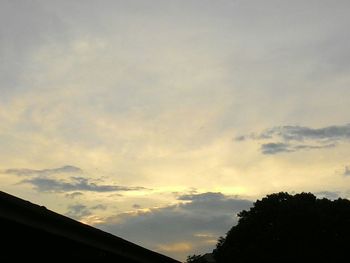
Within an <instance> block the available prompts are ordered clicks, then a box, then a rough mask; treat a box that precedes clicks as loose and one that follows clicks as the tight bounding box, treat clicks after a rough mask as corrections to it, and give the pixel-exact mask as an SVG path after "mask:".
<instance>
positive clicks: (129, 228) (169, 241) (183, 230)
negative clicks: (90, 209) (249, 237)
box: [97, 192, 252, 259]
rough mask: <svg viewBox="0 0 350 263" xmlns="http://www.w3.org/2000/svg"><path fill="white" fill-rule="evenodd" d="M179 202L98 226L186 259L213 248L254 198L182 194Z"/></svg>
mask: <svg viewBox="0 0 350 263" xmlns="http://www.w3.org/2000/svg"><path fill="white" fill-rule="evenodd" d="M178 199H179V200H183V201H185V202H184V203H180V204H177V205H170V206H167V207H162V208H156V209H151V210H148V211H144V210H140V211H139V212H137V213H130V214H128V213H126V214H120V215H116V216H112V217H109V218H107V219H106V221H105V222H104V223H102V224H99V225H97V227H99V228H102V229H104V230H106V231H108V232H110V233H114V234H116V235H119V236H121V237H124V238H126V239H128V240H131V241H133V242H136V243H139V244H141V245H144V246H146V247H148V248H151V249H155V250H158V251H160V252H163V253H166V254H168V255H170V256H174V257H176V258H182V259H184V258H185V257H186V255H188V253H190V252H196V253H203V251H206V250H207V251H209V250H211V249H213V247H214V246H215V243H216V241H217V238H218V237H219V236H220V235H224V234H225V233H226V231H228V230H229V229H230V227H231V226H232V225H234V224H236V222H237V217H236V214H237V213H238V212H239V211H241V210H243V209H247V208H249V207H250V206H251V205H252V202H251V201H248V200H245V199H240V198H239V197H237V198H235V197H231V196H226V195H224V194H222V193H211V192H208V193H202V194H192V195H182V196H179V197H178Z"/></svg>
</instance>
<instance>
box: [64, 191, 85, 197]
mask: <svg viewBox="0 0 350 263" xmlns="http://www.w3.org/2000/svg"><path fill="white" fill-rule="evenodd" d="M82 195H84V194H83V193H82V192H73V193H67V194H65V195H64V196H65V197H67V198H70V199H74V198H76V197H78V196H82Z"/></svg>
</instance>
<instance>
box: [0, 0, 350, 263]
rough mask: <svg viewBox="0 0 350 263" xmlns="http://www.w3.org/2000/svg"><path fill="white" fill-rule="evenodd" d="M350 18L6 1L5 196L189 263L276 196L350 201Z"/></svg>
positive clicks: (286, 10) (277, 7) (1, 165)
mask: <svg viewBox="0 0 350 263" xmlns="http://www.w3.org/2000/svg"><path fill="white" fill-rule="evenodd" d="M348 11H350V3H349V2H348V1H345V0H344V1H343V0H339V1H336V2H334V1H330V0H318V1H316V0H310V1H301V0H297V1H293V2H290V1H278V0H267V1H257V0H248V1H243V0H218V1H210V0H189V1H182V0H180V1H161V0H150V1H143V0H130V1H120V0H116V1H112V0H104V1H93V0H88V1H81V0H77V1H68V0H59V1H56V0H50V1H41V0H30V1H24V0H22V1H21V0H16V1H10V0H0V22H1V23H0V40H1V41H0V68H1V70H0V146H1V147H0V157H1V160H2V161H1V162H0V185H1V189H0V190H1V191H4V192H7V193H9V194H11V195H15V196H18V197H20V198H23V199H25V200H29V201H31V202H33V203H36V204H40V205H44V206H46V207H48V208H49V209H50V210H53V211H55V212H57V213H60V214H63V215H66V216H68V217H71V218H73V219H75V220H78V221H80V222H83V223H86V224H89V225H91V226H94V227H97V228H100V229H102V230H104V231H107V232H109V233H111V234H113V235H116V236H118V237H121V238H123V239H126V240H129V241H131V242H133V243H136V244H138V245H141V246H143V247H145V248H148V249H151V250H154V251H156V252H159V253H162V254H164V255H167V256H170V257H172V258H174V259H177V260H182V261H183V260H185V259H186V257H187V256H188V255H191V254H204V253H207V252H210V251H211V250H212V249H213V248H214V247H215V244H216V242H217V240H218V238H219V237H220V236H223V235H225V234H226V232H227V231H228V230H229V229H230V228H231V227H232V226H233V225H234V224H236V223H237V213H238V212H239V211H241V210H243V209H248V208H249V207H251V206H252V203H253V202H254V201H255V200H257V199H260V198H262V197H264V196H265V195H267V194H271V193H277V192H289V193H292V194H293V193H299V192H311V193H313V194H315V195H316V196H317V197H326V198H329V199H336V198H338V197H342V198H350V188H349V186H350V181H349V180H350V160H349V157H348V156H349V154H350V147H349V146H350V143H349V142H350V118H349V113H348V108H349V106H348V105H349V99H350V88H349V83H350V74H349V73H350V72H349V71H350V68H349V65H350V62H349V60H348V59H347V57H348V54H350V50H349V49H350V37H349V36H347V34H346V32H347V31H346V30H347V28H348V27H349V26H350V17H349V16H348V13H349V12H348Z"/></svg>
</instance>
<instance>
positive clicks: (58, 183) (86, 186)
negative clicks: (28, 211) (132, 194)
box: [22, 177, 145, 192]
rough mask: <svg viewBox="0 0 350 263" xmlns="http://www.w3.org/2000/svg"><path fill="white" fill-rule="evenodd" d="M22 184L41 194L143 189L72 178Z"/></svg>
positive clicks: (39, 180)
mask: <svg viewBox="0 0 350 263" xmlns="http://www.w3.org/2000/svg"><path fill="white" fill-rule="evenodd" d="M22 183H28V184H31V185H33V186H34V187H35V188H36V190H38V191H41V192H68V191H90V192H114V191H136V190H141V189H145V188H143V187H127V186H118V185H98V184H96V183H93V182H90V179H87V178H83V177H72V178H71V181H70V182H67V181H62V180H58V179H49V178H41V177H35V178H33V179H28V180H23V181H22Z"/></svg>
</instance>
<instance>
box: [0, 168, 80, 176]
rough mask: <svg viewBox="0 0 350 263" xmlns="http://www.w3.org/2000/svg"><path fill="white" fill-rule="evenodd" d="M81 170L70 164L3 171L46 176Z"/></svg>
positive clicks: (21, 174) (5, 171)
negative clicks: (57, 166)
mask: <svg viewBox="0 0 350 263" xmlns="http://www.w3.org/2000/svg"><path fill="white" fill-rule="evenodd" d="M82 172H83V170H82V169H80V168H79V167H76V166H72V165H65V166H62V167H59V168H53V169H42V170H35V169H27V168H22V169H7V170H4V171H3V173H6V174H13V175H18V176H46V175H54V174H62V173H76V174H79V173H82Z"/></svg>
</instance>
